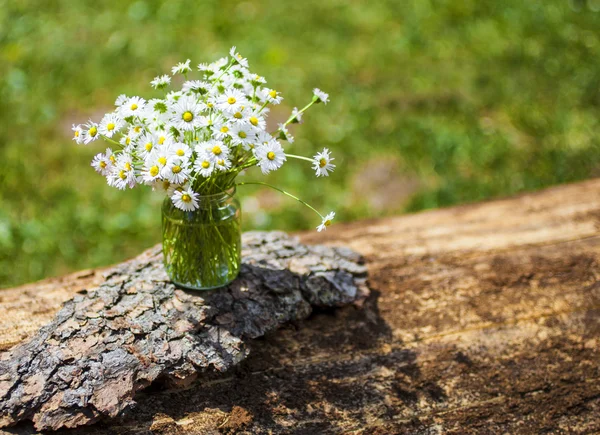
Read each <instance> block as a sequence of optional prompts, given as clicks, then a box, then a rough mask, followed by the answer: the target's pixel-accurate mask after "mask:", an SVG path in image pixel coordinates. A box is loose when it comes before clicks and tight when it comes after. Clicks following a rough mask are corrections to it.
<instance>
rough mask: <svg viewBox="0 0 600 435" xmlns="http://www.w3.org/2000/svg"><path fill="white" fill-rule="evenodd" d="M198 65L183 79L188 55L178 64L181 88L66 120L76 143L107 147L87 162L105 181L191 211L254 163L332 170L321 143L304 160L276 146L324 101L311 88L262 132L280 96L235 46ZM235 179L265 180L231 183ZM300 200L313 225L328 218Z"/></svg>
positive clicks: (163, 85)
mask: <svg viewBox="0 0 600 435" xmlns="http://www.w3.org/2000/svg"><path fill="white" fill-rule="evenodd" d="M197 69H198V73H199V78H198V79H196V80H188V74H189V73H191V72H192V67H191V66H190V60H187V61H186V62H183V63H179V64H178V65H176V66H174V67H173V69H172V76H173V77H175V76H177V75H183V76H184V80H185V81H183V85H182V87H181V89H180V90H171V91H169V92H166V91H165V93H166V95H165V96H164V98H152V99H149V100H146V99H144V98H142V97H137V96H134V97H127V96H125V95H121V96H119V97H118V98H117V100H116V102H115V105H116V109H115V110H114V111H113V112H110V113H107V114H106V115H104V117H103V118H102V120H101V121H100V122H99V123H96V122H93V121H91V120H90V121H89V122H87V123H86V124H83V125H77V126H73V131H74V140H75V141H76V142H77V143H79V144H86V145H87V144H89V143H91V142H93V141H96V140H98V139H103V140H105V141H106V142H108V143H109V144H110V145H111V147H110V148H107V149H106V151H105V152H103V153H100V154H97V155H96V156H95V157H94V159H93V161H92V166H93V167H94V169H95V170H96V171H97V172H98V173H100V174H101V175H103V176H105V177H106V180H107V182H108V184H109V185H110V186H113V187H116V188H117V189H127V188H134V187H135V186H137V185H141V184H144V185H149V186H151V187H152V188H153V189H154V190H160V191H163V192H166V194H167V195H168V196H169V197H170V199H171V201H172V203H173V205H174V206H175V207H177V208H178V209H180V210H182V211H185V212H193V211H195V210H196V209H197V208H198V207H199V204H200V201H201V198H202V197H203V196H207V195H213V194H217V193H219V192H224V191H227V190H228V189H231V188H232V187H234V186H235V185H236V177H237V175H238V174H239V173H240V172H242V171H244V170H247V169H249V168H251V167H253V166H258V167H259V168H260V169H261V171H262V173H263V174H268V173H269V172H271V171H275V170H277V169H279V168H281V166H283V164H284V163H285V162H286V161H287V159H288V158H294V159H300V160H304V161H307V162H310V163H311V165H312V167H313V168H314V170H315V173H316V175H317V176H319V177H320V176H327V175H328V174H329V173H330V172H331V171H332V170H333V169H334V168H335V165H334V164H333V163H332V161H333V160H334V159H333V158H332V157H331V154H330V152H329V150H328V149H327V148H325V149H324V150H323V151H322V152H319V153H317V154H316V155H315V156H313V157H312V158H310V157H304V156H298V155H294V154H289V153H286V152H285V151H284V149H283V146H282V142H288V143H292V142H293V141H294V138H293V137H292V135H291V134H290V132H289V131H288V128H287V127H288V125H289V124H292V123H301V122H302V115H303V114H304V112H305V111H306V110H307V109H308V108H309V107H311V106H313V105H314V104H318V103H323V104H327V102H328V101H329V96H328V94H326V93H325V92H322V91H320V90H319V89H314V91H313V96H312V99H311V101H310V103H309V104H307V105H306V106H305V107H304V108H302V109H300V110H298V109H297V108H294V109H293V111H292V113H291V115H290V117H289V118H288V119H287V121H285V122H284V123H281V124H279V125H278V126H277V128H276V129H274V131H271V132H269V131H267V130H268V128H267V116H268V114H269V106H270V105H277V104H280V103H281V101H282V99H283V97H282V96H281V94H280V93H279V92H278V91H276V90H275V89H270V88H268V87H267V86H266V80H265V79H264V77H261V76H259V75H257V74H254V73H251V72H250V70H249V69H248V61H247V59H245V58H243V57H242V56H241V55H240V54H239V53H237V52H236V49H235V47H233V48H232V49H231V51H230V52H229V56H228V57H224V58H222V59H219V60H218V61H216V62H213V63H211V64H200V65H198V67H197ZM171 79H172V77H171V76H170V75H161V76H159V77H156V78H155V79H154V80H152V82H151V85H152V87H153V88H154V89H157V90H166V89H167V88H168V87H169V86H170V85H171ZM242 184H265V185H266V183H237V185H242ZM270 187H273V186H270ZM277 190H279V191H281V192H283V193H284V194H286V195H288V196H291V197H292V198H294V199H297V200H299V199H298V198H296V197H295V196H293V195H291V194H289V193H287V192H285V191H282V190H280V189H277ZM299 201H300V200H299ZM300 202H302V203H303V204H305V205H307V206H308V207H310V208H311V210H313V211H314V212H316V213H317V214H318V215H319V216H320V217H321V224H320V225H319V226H318V227H317V229H318V230H319V231H321V230H323V229H325V228H326V227H327V226H328V225H329V224H330V223H331V220H332V219H333V217H334V215H335V214H334V213H329V214H327V215H326V216H323V215H321V214H320V213H319V212H318V211H317V210H315V209H314V208H313V207H311V206H310V205H308V204H306V203H305V202H304V201H300Z"/></svg>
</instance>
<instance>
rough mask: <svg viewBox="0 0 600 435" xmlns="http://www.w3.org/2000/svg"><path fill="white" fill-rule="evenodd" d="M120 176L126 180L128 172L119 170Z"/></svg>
mask: <svg viewBox="0 0 600 435" xmlns="http://www.w3.org/2000/svg"><path fill="white" fill-rule="evenodd" d="M119 178H120V179H121V180H125V179H126V178H127V174H125V171H120V172H119Z"/></svg>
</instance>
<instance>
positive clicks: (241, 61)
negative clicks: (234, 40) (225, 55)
mask: <svg viewBox="0 0 600 435" xmlns="http://www.w3.org/2000/svg"><path fill="white" fill-rule="evenodd" d="M229 55H230V56H231V57H232V58H233V60H234V61H235V62H236V63H239V64H240V65H242V66H243V67H246V68H248V59H245V58H243V57H242V55H241V54H239V53H238V52H236V51H235V45H234V46H233V47H231V50H229Z"/></svg>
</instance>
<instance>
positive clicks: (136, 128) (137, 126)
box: [133, 125, 142, 133]
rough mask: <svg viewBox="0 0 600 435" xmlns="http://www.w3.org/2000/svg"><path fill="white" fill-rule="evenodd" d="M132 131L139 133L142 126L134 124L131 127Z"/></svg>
mask: <svg viewBox="0 0 600 435" xmlns="http://www.w3.org/2000/svg"><path fill="white" fill-rule="evenodd" d="M133 131H135V132H136V133H139V132H140V131H142V127H141V126H139V125H136V126H135V127H133Z"/></svg>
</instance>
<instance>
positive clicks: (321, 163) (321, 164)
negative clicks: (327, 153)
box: [319, 159, 327, 168]
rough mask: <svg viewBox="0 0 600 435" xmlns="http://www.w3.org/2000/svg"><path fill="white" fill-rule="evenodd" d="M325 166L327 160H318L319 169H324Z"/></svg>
mask: <svg viewBox="0 0 600 435" xmlns="http://www.w3.org/2000/svg"><path fill="white" fill-rule="evenodd" d="M326 165H327V160H325V159H321V160H319V166H320V167H321V168H324V167H325V166H326Z"/></svg>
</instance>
